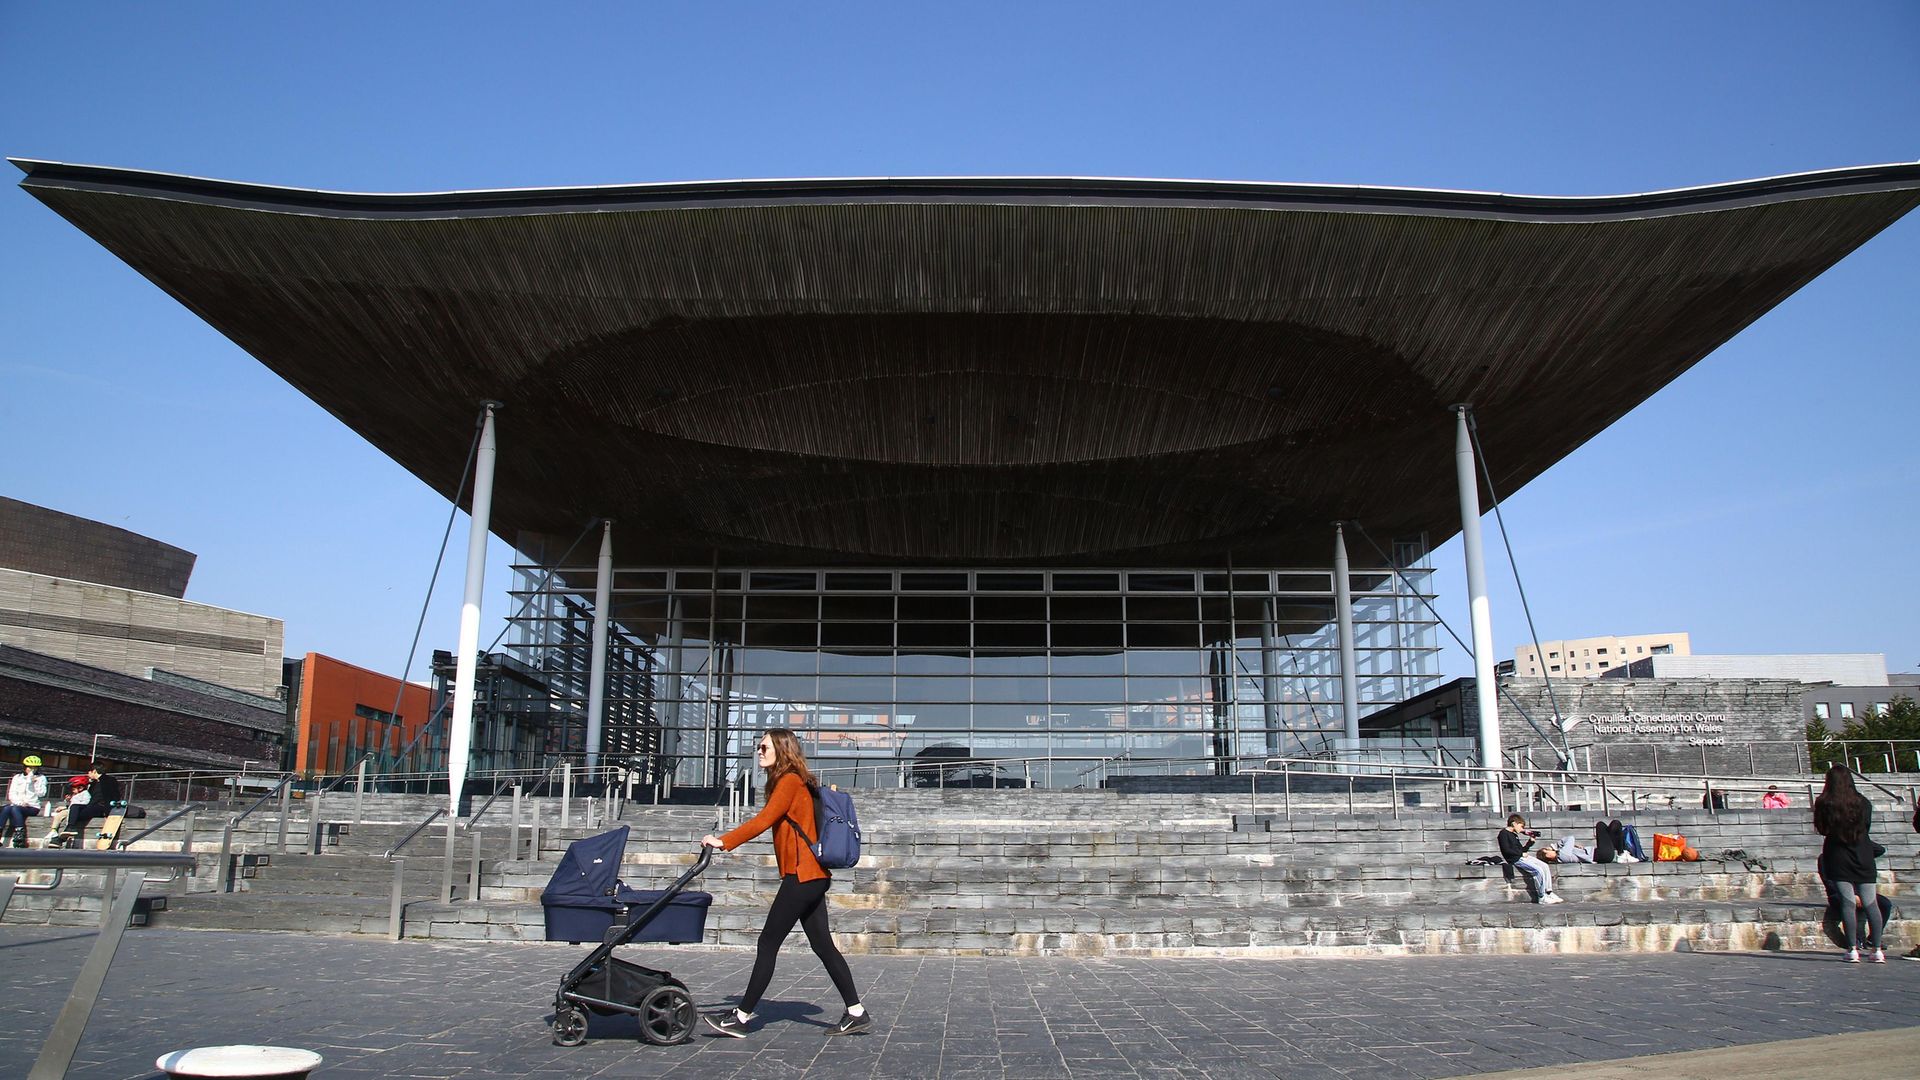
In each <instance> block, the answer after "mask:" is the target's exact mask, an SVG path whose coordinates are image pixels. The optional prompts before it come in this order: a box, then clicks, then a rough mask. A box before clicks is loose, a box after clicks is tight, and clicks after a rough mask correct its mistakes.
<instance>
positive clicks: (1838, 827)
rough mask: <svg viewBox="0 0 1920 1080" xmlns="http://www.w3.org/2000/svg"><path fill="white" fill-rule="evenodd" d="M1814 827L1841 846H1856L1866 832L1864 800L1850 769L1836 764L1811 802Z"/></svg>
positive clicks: (1865, 802)
mask: <svg viewBox="0 0 1920 1080" xmlns="http://www.w3.org/2000/svg"><path fill="white" fill-rule="evenodd" d="M1813 827H1814V828H1815V829H1817V830H1819V832H1820V833H1821V835H1823V836H1831V837H1833V838H1834V839H1835V840H1838V841H1840V842H1841V843H1843V844H1853V843H1858V842H1859V840H1860V838H1861V837H1862V836H1864V835H1865V834H1866V831H1867V800H1866V798H1865V797H1864V796H1862V795H1861V794H1860V790H1859V789H1858V788H1856V787H1854V786H1853V770H1852V769H1849V768H1847V767H1846V766H1845V765H1835V766H1833V767H1832V768H1830V769H1828V770H1827V786H1826V787H1825V788H1823V789H1822V790H1821V792H1820V797H1819V798H1817V799H1815V800H1813Z"/></svg>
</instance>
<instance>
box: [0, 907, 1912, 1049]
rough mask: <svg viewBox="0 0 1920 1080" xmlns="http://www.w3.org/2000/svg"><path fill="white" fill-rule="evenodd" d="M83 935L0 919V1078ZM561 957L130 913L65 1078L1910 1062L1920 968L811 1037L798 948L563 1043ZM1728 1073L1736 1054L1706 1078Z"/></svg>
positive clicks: (983, 1006)
mask: <svg viewBox="0 0 1920 1080" xmlns="http://www.w3.org/2000/svg"><path fill="white" fill-rule="evenodd" d="M92 941H93V935H92V934H91V933H90V932H87V931H74V930H57V929H47V928H7V929H5V930H0V1003H3V1004H0V1010H4V1017H5V1019H4V1023H0V1076H21V1075H24V1074H25V1072H26V1070H27V1067H28V1066H29V1065H30V1064H31V1062H32V1060H33V1057H34V1055H35V1054H37V1053H38V1051H39V1047H40V1043H41V1040H42V1039H43V1038H44V1037H45V1035H46V1033H47V1031H48V1029H49V1027H50V1026H51V1024H52V1022H53V1017H54V1015H55V1013H56V1012H57V1011H58V1009H59V1006H60V1003H61V1002H62V1001H63V1000H64V999H65V995H66V993H67V991H68V989H69V987H70V986H71V985H72V980H73V976H74V973H75V971H76V970H77V969H78V967H79V964H80V961H81V959H82V957H83V956H84V955H85V953H86V950H87V949H88V948H89V947H90V946H91V944H92ZM584 951H585V950H584V947H581V948H577V949H576V948H569V947H565V946H546V945H502V944H473V945H458V944H443V943H427V942H403V943H399V944H390V943H387V942H384V941H379V940H370V939H357V938H339V937H324V936H319V935H298V934H247V933H226V932H196V931H185V930H164V929H150V930H141V931H135V932H133V933H130V934H128V935H127V937H126V939H125V942H124V944H123V946H122V948H121V952H120V955H119V957H118V959H117V960H116V961H115V963H114V967H113V971H112V973H111V974H110V975H109V976H108V980H107V985H106V988H105V991H104V993H103V996H102V1000H101V1003H100V1006H99V1008H98V1010H97V1011H96V1012H95V1013H94V1017H93V1022H92V1024H91V1025H90V1026H89V1027H88V1029H87V1036H86V1039H85V1040H84V1041H83V1043H82V1044H81V1047H80V1053H79V1056H78V1057H77V1058H76V1059H75V1062H74V1068H73V1070H72V1072H71V1073H70V1075H71V1076H73V1077H75V1078H76V1080H77V1078H88V1080H108V1078H113V1080H124V1078H130V1077H141V1078H145V1077H151V1076H154V1075H155V1073H154V1071H153V1067H152V1066H153V1059H154V1058H155V1057H156V1056H157V1055H159V1054H161V1053H163V1052H166V1051H169V1050H175V1049H181V1048H184V1047H188V1046H194V1045H204V1044H214V1043H272V1044H279V1045H288V1046H299V1047H305V1048H308V1049H312V1050H316V1051H319V1052H320V1053H321V1054H323V1055H325V1057H326V1065H325V1066H324V1067H323V1069H322V1070H321V1072H320V1073H319V1074H317V1075H319V1076H322V1077H339V1078H346V1077H448V1078H451V1077H474V1078H478V1077H489V1078H492V1077H571V1076H578V1077H651V1076H673V1077H698V1078H707V1077H714V1078H719V1077H743V1078H744V1077H793V1076H803V1075H818V1076H823V1077H834V1078H843V1077H913V1078H916V1080H932V1078H936V1077H938V1078H951V1080H980V1078H990V1077H991V1078H999V1077H1006V1078H1009V1080H1014V1078H1025V1077H1079V1076H1100V1077H1107V1076H1140V1077H1160V1078H1166V1080H1174V1078H1186V1077H1193V1078H1232V1077H1285V1078H1287V1080H1305V1078H1312V1077H1336V1076H1339V1077H1346V1076H1352V1077H1381V1078H1385V1077H1451V1076H1464V1075H1473V1074H1478V1073H1488V1072H1499V1071H1506V1070H1515V1069H1526V1068H1537V1067H1541V1066H1557V1065H1568V1064H1574V1063H1580V1062H1592V1061H1601V1060H1609V1059H1621V1058H1632V1057H1636V1056H1641V1055H1648V1054H1661V1053H1669V1052H1675V1051H1698V1050H1710V1049H1713V1048H1717V1047H1729V1046H1740V1045H1744V1044H1754V1043H1761V1042H1771V1041H1774V1040H1789V1039H1799V1038H1805V1037H1809V1036H1821V1035H1837V1034H1843V1033H1848V1032H1872V1031H1882V1032H1887V1033H1888V1034H1887V1035H1885V1036H1882V1038H1885V1039H1890V1040H1892V1041H1891V1042H1889V1043H1888V1044H1887V1045H1889V1046H1892V1047H1894V1048H1895V1050H1894V1051H1890V1052H1894V1053H1906V1054H1907V1055H1908V1056H1907V1057H1906V1058H1905V1059H1904V1060H1908V1061H1911V1062H1912V1069H1911V1071H1910V1072H1909V1073H1907V1074H1908V1075H1915V1074H1920V1058H1915V1057H1913V1056H1912V1055H1911V1052H1912V1051H1913V1050H1914V1049H1915V1048H1916V1047H1920V1041H1916V1040H1915V1039H1914V1038H1912V1037H1903V1036H1902V1035H1901V1034H1900V1033H1898V1032H1894V1031H1892V1030H1891V1029H1898V1028H1903V1027H1907V1026H1908V1025H1912V1024H1913V1023H1914V1022H1915V1018H1916V1017H1920V963H1914V962H1911V961H1904V960H1900V959H1895V960H1893V961H1892V962H1890V963H1888V964H1887V965H1885V966H1882V967H1876V966H1871V965H1861V966H1858V967H1855V966H1851V965H1847V964H1842V963H1840V962H1838V959H1837V956H1836V954H1833V953H1820V954H1813V953H1779V954H1772V953H1759V954H1719V953H1668V954H1657V955H1644V954H1643V955H1605V956H1522V957H1513V956H1507V957H1433V958H1415V959H1406V958H1395V959H1385V958H1353V959H1346V958H1339V959H1314V960H1244V959H1217V960H1209V959H1172V960H1147V959H1119V960H1101V959H1067V958H1038V959H1035V958H1016V957H1006V958H998V957H959V958H955V957H897V956H896V957H866V956H856V957H852V958H851V959H852V961H853V966H854V973H855V975H856V977H857V978H858V979H859V980H860V984H861V988H862V992H863V994H864V995H865V998H866V1000H867V1002H868V1003H869V1005H870V1006H871V1007H872V1008H873V1010H874V1012H875V1016H876V1020H877V1022H876V1023H875V1025H874V1027H873V1028H872V1030H871V1032H870V1033H869V1034H866V1035H861V1036H854V1037H850V1038H840V1039H830V1038H825V1037H823V1036H822V1034H821V1033H822V1031H823V1029H824V1027H825V1025H826V1024H828V1023H830V1022H832V1021H833V1020H835V1019H837V1018H838V1016H839V1014H840V1006H839V1002H838V1001H837V1000H836V998H835V997H834V994H833V992H832V989H831V988H830V987H829V985H828V983H827V980H826V977H825V975H824V974H823V973H822V972H821V970H820V967H819V965H818V964H817V963H816V962H815V961H814V960H813V958H812V957H811V955H808V954H805V953H799V954H790V955H786V956H783V957H782V963H781V969H780V971H779V973H778V974H777V975H776V976H775V980H774V984H773V988H772V990H771V991H770V992H769V995H768V1000H767V1001H766V1002H765V1003H764V1004H763V1006H762V1009H761V1015H762V1017H763V1019H762V1021H761V1022H760V1025H759V1027H758V1029H757V1030H756V1031H755V1032H754V1033H753V1035H752V1036H751V1037H749V1038H747V1039H745V1040H742V1041H735V1040H723V1039H713V1038H708V1037H705V1036H696V1037H695V1039H694V1040H693V1042H692V1043H690V1044H688V1045H684V1046H674V1047H655V1046H648V1045H645V1044H643V1043H640V1042H639V1041H638V1040H637V1039H636V1038H635V1031H634V1025H633V1022H632V1021H631V1020H630V1019H628V1018H624V1017H617V1018H600V1017H596V1018H595V1019H594V1022H593V1028H592V1031H591V1037H590V1040H589V1041H588V1042H587V1044H586V1045H584V1046H579V1047H575V1048H572V1049H564V1048H561V1047H556V1046H553V1045H552V1044H551V1040H550V1037H549V1031H548V1027H547V1018H548V1015H549V1009H548V1006H549V1004H550V1002H551V1000H552V995H553V989H554V985H555V983H556V981H557V980H558V978H559V976H560V975H561V974H562V973H563V972H564V971H565V970H566V969H567V967H569V966H570V964H571V963H572V962H573V961H574V960H575V959H577V958H578V957H580V956H581V955H583V954H584ZM632 954H633V956H634V958H635V959H637V960H639V961H641V962H647V963H653V964H656V965H658V966H664V967H668V968H671V969H672V971H673V972H674V974H675V975H677V976H679V977H680V978H681V979H683V980H684V981H685V982H686V983H687V984H688V986H689V987H691V988H692V990H693V992H694V995H695V999H696V1001H698V1002H699V1003H700V1005H701V1006H702V1007H703V1008H706V1007H718V1006H720V1005H723V1004H726V1003H728V1002H730V1001H731V1000H732V999H731V998H730V996H729V995H731V994H735V993H737V992H738V991H739V989H740V988H741V986H742V985H743V984H744V983H745V981H746V976H747V968H748V966H749V964H750V962H751V955H750V954H749V953H747V952H745V951H741V950H719V949H713V948H684V949H673V948H668V947H660V948H642V949H635V950H632ZM623 955H625V954H624V953H623ZM1886 1054H1887V1051H1883V1052H1882V1053H1880V1054H1878V1055H1876V1056H1875V1060H1878V1061H1879V1062H1880V1063H1881V1064H1882V1065H1884V1064H1886ZM1848 1056H1849V1057H1851V1056H1852V1055H1848ZM1708 1060H1713V1059H1711V1058H1709V1059H1708ZM1900 1060H1903V1059H1900V1058H1895V1061H1900ZM1774 1064H1775V1065H1776V1066H1778V1065H1779V1060H1775V1062H1774ZM1849 1068H1851V1067H1849ZM1758 1071H1759V1072H1760V1073H1767V1074H1770V1075H1786V1074H1785V1073H1782V1072H1781V1071H1780V1070H1779V1068H1778V1067H1776V1068H1773V1069H1768V1068H1766V1067H1765V1066H1764V1065H1762V1066H1761V1067H1759V1070H1758ZM1742 1074H1744V1075H1755V1074H1756V1073H1755V1070H1754V1068H1753V1067H1752V1066H1751V1065H1749V1066H1748V1067H1746V1068H1744V1069H1742V1070H1733V1071H1723V1072H1722V1073H1719V1074H1717V1075H1728V1076H1732V1075H1742ZM1613 1075H1622V1076H1624V1075H1638V1074H1637V1073H1627V1072H1619V1073H1615V1074H1613ZM1666 1075H1668V1076H1674V1075H1695V1074H1692V1073H1684V1074H1683V1073H1678V1072H1676V1071H1674V1070H1672V1069H1668V1070H1667V1072H1666ZM1700 1075H1716V1074H1712V1073H1705V1074H1700ZM1851 1075H1859V1076H1867V1075H1901V1072H1900V1071H1898V1069H1897V1070H1896V1071H1895V1072H1892V1073H1884V1074H1882V1073H1860V1072H1853V1073H1851Z"/></svg>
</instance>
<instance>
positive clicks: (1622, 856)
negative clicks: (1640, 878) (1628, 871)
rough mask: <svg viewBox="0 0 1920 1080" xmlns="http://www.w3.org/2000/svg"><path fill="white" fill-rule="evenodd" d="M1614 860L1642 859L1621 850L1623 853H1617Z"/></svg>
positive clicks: (1634, 860)
mask: <svg viewBox="0 0 1920 1080" xmlns="http://www.w3.org/2000/svg"><path fill="white" fill-rule="evenodd" d="M1614 861H1616V862H1639V861H1640V860H1639V859H1636V858H1634V857H1633V856H1631V855H1628V854H1626V853H1625V852H1621V853H1620V854H1619V855H1616V856H1614Z"/></svg>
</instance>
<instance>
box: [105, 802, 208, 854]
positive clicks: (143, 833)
mask: <svg viewBox="0 0 1920 1080" xmlns="http://www.w3.org/2000/svg"><path fill="white" fill-rule="evenodd" d="M198 809H200V808H199V807H197V806H194V805H193V804H191V803H189V804H187V805H186V806H183V807H181V808H180V809H178V810H175V811H174V812H173V813H171V814H168V815H167V816H166V817H163V818H161V819H160V820H159V821H156V822H154V823H153V824H151V825H149V826H147V827H146V828H144V829H141V830H140V831H139V832H137V833H134V834H133V835H132V836H131V837H128V838H127V839H125V840H118V841H115V842H114V846H115V847H117V848H130V847H132V846H133V845H135V844H137V843H139V842H140V841H142V840H145V839H146V838H147V837H149V836H152V835H153V834H154V833H157V832H159V831H160V830H161V829H164V828H166V827H167V826H169V825H171V824H173V823H174V822H176V821H179V820H180V819H181V818H183V817H186V816H187V815H188V814H191V813H193V812H194V811H196V810H198Z"/></svg>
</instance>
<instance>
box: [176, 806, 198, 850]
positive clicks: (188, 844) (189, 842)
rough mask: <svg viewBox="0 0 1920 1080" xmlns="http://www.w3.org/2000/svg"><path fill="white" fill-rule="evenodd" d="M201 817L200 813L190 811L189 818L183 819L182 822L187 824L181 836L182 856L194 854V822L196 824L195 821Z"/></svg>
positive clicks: (183, 827) (188, 812) (182, 829)
mask: <svg viewBox="0 0 1920 1080" xmlns="http://www.w3.org/2000/svg"><path fill="white" fill-rule="evenodd" d="M199 816H200V811H198V810H189V811H187V816H186V817H184V818H182V819H181V820H182V821H184V822H186V824H185V825H184V826H182V828H181V835H180V853H181V854H182V855H191V854H193V822H194V819H195V818H197V817H199Z"/></svg>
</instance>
